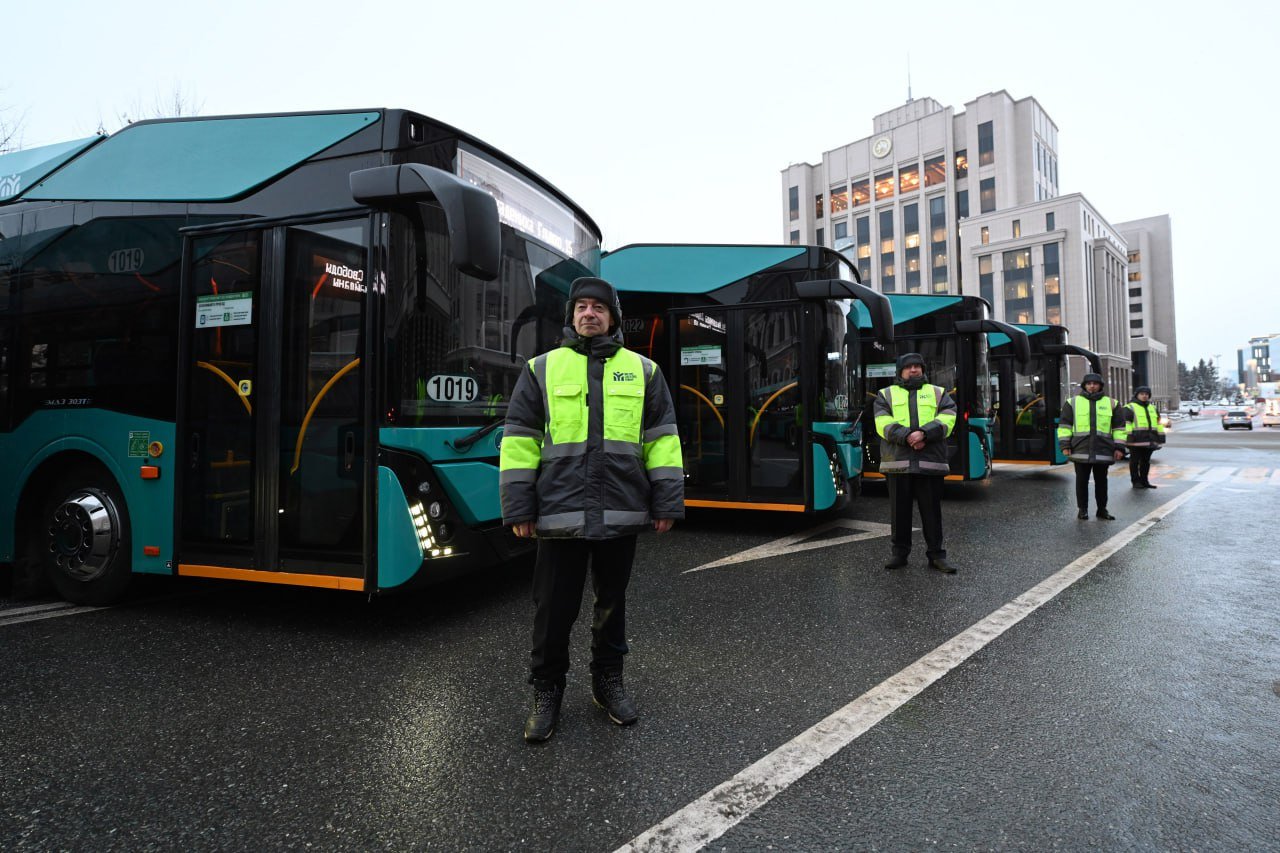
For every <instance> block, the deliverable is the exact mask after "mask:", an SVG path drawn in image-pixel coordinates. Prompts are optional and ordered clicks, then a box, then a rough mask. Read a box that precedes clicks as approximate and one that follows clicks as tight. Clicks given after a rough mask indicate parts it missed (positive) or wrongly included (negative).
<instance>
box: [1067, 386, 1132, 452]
mask: <svg viewBox="0 0 1280 853" xmlns="http://www.w3.org/2000/svg"><path fill="white" fill-rule="evenodd" d="M1121 441H1124V409H1123V408H1121V406H1120V404H1119V403H1117V402H1116V401H1115V400H1113V399H1112V398H1110V397H1107V396H1105V395H1103V394H1101V393H1099V394H1097V395H1091V394H1077V395H1076V396H1074V397H1072V398H1071V399H1070V400H1067V401H1066V402H1065V403H1063V404H1062V419H1061V420H1060V421H1059V423H1058V444H1059V445H1060V446H1061V447H1062V452H1063V453H1064V454H1066V455H1067V457H1068V458H1069V459H1070V460H1071V461H1072V462H1089V463H1098V462H1105V463H1107V464H1108V465H1109V464H1111V463H1112V462H1114V461H1115V455H1114V454H1115V451H1116V443H1117V442H1121Z"/></svg>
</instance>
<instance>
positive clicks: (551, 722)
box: [524, 684, 564, 743]
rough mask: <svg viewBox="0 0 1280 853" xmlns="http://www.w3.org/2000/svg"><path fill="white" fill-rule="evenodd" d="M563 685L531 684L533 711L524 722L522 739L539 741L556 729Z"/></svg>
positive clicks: (562, 695)
mask: <svg viewBox="0 0 1280 853" xmlns="http://www.w3.org/2000/svg"><path fill="white" fill-rule="evenodd" d="M563 698H564V687H562V686H561V685H559V684H550V685H548V684H534V685H533V711H532V713H530V714H529V721H528V722H526V723H525V724H524V739H525V740H527V741H528V742H529V743H541V742H542V741H544V740H546V739H547V738H549V737H551V735H552V734H553V733H554V732H555V730H556V723H558V722H559V721H560V700H562V699H563Z"/></svg>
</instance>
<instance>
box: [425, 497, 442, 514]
mask: <svg viewBox="0 0 1280 853" xmlns="http://www.w3.org/2000/svg"><path fill="white" fill-rule="evenodd" d="M427 515H429V516H431V517H432V518H440V516H442V515H444V507H443V506H442V505H441V504H440V501H432V502H431V505H430V506H428V507H427Z"/></svg>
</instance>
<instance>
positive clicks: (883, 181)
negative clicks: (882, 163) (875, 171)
mask: <svg viewBox="0 0 1280 853" xmlns="http://www.w3.org/2000/svg"><path fill="white" fill-rule="evenodd" d="M882 198H893V172H885V173H884V174H882V175H876V201H880V199H882Z"/></svg>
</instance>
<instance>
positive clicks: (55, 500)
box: [34, 469, 133, 606]
mask: <svg viewBox="0 0 1280 853" xmlns="http://www.w3.org/2000/svg"><path fill="white" fill-rule="evenodd" d="M34 535H35V536H36V537H37V540H38V545H39V549H40V559H41V562H42V563H43V565H44V571H45V575H46V577H48V579H49V582H50V583H52V584H53V587H54V589H56V590H57V591H58V593H59V594H60V595H61V596H62V597H63V598H65V599H66V600H68V601H71V602H73V603H75V604H84V605H89V606H103V605H107V604H113V603H115V602H117V601H119V600H120V599H121V598H122V597H124V594H125V591H126V590H127V589H128V587H129V581H130V579H131V577H132V572H133V566H132V558H131V553H130V551H131V539H130V535H129V513H128V510H127V509H126V508H125V503H124V499H123V498H122V497H121V495H120V488H119V487H118V486H117V485H116V483H115V480H114V479H113V478H112V477H111V476H110V475H109V474H107V473H106V472H105V471H94V470H92V469H78V470H75V471H72V472H71V473H70V474H69V475H67V476H65V477H63V478H62V479H60V480H59V481H58V482H57V483H56V484H55V485H54V486H53V488H51V489H50V490H49V492H48V497H47V499H46V500H45V502H44V504H43V506H42V508H41V512H40V526H39V527H38V528H37V529H36V531H35V533H34Z"/></svg>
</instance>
